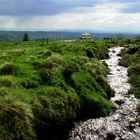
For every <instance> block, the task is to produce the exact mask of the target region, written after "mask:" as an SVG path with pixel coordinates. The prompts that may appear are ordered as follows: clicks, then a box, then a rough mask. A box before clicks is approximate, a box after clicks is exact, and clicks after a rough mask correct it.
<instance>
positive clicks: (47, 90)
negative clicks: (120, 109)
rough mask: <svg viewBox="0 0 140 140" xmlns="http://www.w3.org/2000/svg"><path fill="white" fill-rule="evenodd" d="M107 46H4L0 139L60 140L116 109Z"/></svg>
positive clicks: (56, 43)
mask: <svg viewBox="0 0 140 140" xmlns="http://www.w3.org/2000/svg"><path fill="white" fill-rule="evenodd" d="M108 46H109V45H108V43H107V42H106V41H104V40H102V39H97V40H94V41H90V42H89V41H74V42H67V41H60V40H49V43H48V42H47V41H45V40H44V41H40V40H38V41H27V42H26V41H24V42H12V43H10V42H9V43H0V139H2V140H4V139H6V140H17V139H22V140H33V139H42V138H46V139H51V140H53V139H54V140H55V139H56V137H57V138H58V137H59V135H61V134H62V135H63V133H64V131H66V130H67V128H68V127H69V126H70V125H71V124H72V122H73V121H76V120H80V119H86V118H90V117H99V116H106V115H108V114H109V113H110V111H111V110H112V109H113V108H114V105H112V103H111V102H110V100H109V99H110V97H111V96H113V95H114V91H112V90H111V88H110V86H109V85H108V81H107V78H106V76H107V73H108V68H107V66H106V64H104V63H102V62H101V61H100V59H105V58H108V57H109V56H108V49H107V47H108Z"/></svg>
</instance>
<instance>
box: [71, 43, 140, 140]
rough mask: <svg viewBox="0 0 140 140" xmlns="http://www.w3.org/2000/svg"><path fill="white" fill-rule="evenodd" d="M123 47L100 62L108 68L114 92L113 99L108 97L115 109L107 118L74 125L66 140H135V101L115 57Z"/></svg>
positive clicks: (138, 131) (137, 136)
mask: <svg viewBox="0 0 140 140" xmlns="http://www.w3.org/2000/svg"><path fill="white" fill-rule="evenodd" d="M122 49H123V47H119V46H116V47H113V48H110V49H109V51H110V52H109V56H110V58H109V59H107V60H104V61H105V62H106V63H107V64H108V67H109V69H110V73H109V75H108V80H109V84H110V86H111V88H112V89H114V90H115V97H113V98H111V100H112V102H113V103H114V104H115V105H116V106H117V110H115V111H114V112H112V113H111V114H110V116H107V117H104V118H103V117H101V118H97V119H89V120H87V121H81V122H78V123H75V128H74V129H73V130H71V132H70V137H69V140H106V139H107V140H139V139H140V127H139V123H137V122H136V118H137V117H138V115H139V114H138V112H137V110H136V105H137V104H138V102H139V100H138V99H137V98H135V97H134V95H133V94H128V90H129V89H130V86H131V85H130V84H129V83H128V76H127V68H125V67H123V66H119V65H118V63H119V60H120V59H121V57H120V56H119V54H120V52H121V50H122Z"/></svg>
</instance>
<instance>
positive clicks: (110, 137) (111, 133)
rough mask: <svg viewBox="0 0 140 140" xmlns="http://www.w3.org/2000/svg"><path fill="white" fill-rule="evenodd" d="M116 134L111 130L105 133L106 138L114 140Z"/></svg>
mask: <svg viewBox="0 0 140 140" xmlns="http://www.w3.org/2000/svg"><path fill="white" fill-rule="evenodd" d="M115 138H116V136H115V134H113V132H108V133H107V140H115Z"/></svg>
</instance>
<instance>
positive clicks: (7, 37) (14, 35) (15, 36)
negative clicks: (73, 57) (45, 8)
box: [0, 31, 137, 42]
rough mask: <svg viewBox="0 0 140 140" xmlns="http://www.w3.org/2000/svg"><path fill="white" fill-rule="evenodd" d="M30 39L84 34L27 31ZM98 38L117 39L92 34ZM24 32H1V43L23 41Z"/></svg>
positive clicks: (64, 37) (59, 37) (109, 34)
mask: <svg viewBox="0 0 140 140" xmlns="http://www.w3.org/2000/svg"><path fill="white" fill-rule="evenodd" d="M27 32H28V34H29V36H30V39H32V40H35V39H45V38H49V39H74V38H78V37H79V36H80V35H81V33H82V32H70V31H67V32H63V31H27ZM91 34H92V35H93V36H94V37H97V38H107V37H116V36H117V35H118V34H115V33H114V34H113V33H91ZM23 35H24V31H0V42H13V41H19V40H22V38H23ZM123 35H124V37H128V38H129V37H135V36H137V35H136V34H123Z"/></svg>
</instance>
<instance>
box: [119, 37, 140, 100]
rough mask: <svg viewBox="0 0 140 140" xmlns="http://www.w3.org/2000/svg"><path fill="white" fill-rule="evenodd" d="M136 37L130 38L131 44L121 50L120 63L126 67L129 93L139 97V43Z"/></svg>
mask: <svg viewBox="0 0 140 140" xmlns="http://www.w3.org/2000/svg"><path fill="white" fill-rule="evenodd" d="M137 40H138V39H132V43H133V45H130V46H129V47H128V48H125V49H123V50H122V53H121V55H122V59H121V61H120V65H123V66H126V67H128V75H129V77H130V78H129V81H130V83H131V84H132V88H131V89H130V90H129V93H132V94H134V95H135V96H136V97H137V98H140V44H139V41H137Z"/></svg>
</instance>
